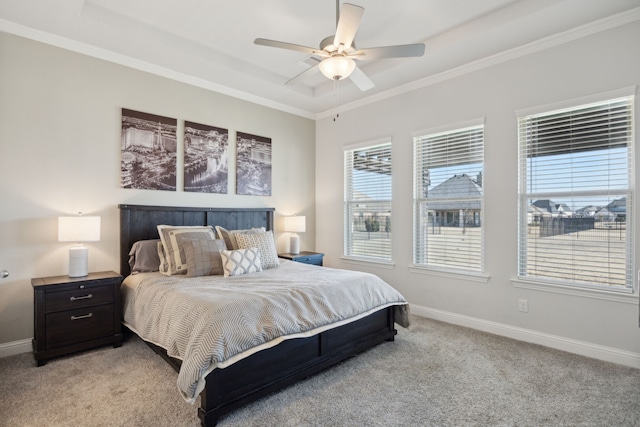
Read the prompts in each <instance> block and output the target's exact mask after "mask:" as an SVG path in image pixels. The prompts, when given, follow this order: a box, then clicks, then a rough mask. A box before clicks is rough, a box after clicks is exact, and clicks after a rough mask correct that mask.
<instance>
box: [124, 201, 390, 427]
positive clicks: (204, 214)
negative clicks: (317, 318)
mask: <svg viewBox="0 0 640 427" xmlns="http://www.w3.org/2000/svg"><path fill="white" fill-rule="evenodd" d="M119 208H120V254H121V259H120V262H121V264H120V273H121V274H122V275H123V276H125V277H126V276H127V275H128V274H129V273H130V268H129V263H128V259H129V256H128V254H129V250H130V248H131V245H133V243H134V242H136V241H138V240H145V239H157V238H158V231H157V228H156V226H157V225H159V224H169V225H214V226H215V225H220V226H222V227H224V228H226V229H229V230H235V229H245V228H250V227H265V228H266V229H267V230H273V219H274V209H273V208H238V209H231V208H185V207H164V206H141V205H119ZM318 268H322V267H318ZM396 333H397V331H396V329H395V324H394V311H393V307H389V308H386V309H383V310H380V311H377V312H375V313H373V314H371V315H369V316H367V317H365V318H362V319H360V320H356V321H354V322H352V323H349V324H346V325H344V326H340V327H337V328H335V329H330V330H328V331H325V332H322V333H320V334H318V335H315V336H312V337H308V338H297V339H292V340H285V341H283V342H282V343H280V344H278V345H277V346H275V347H272V348H270V349H266V350H262V351H260V352H257V353H255V354H253V355H252V356H249V357H247V358H246V359H243V360H240V361H239V362H237V363H234V364H233V365H231V366H228V367H226V368H224V369H214V370H213V371H212V372H211V373H210V374H209V375H207V377H206V386H205V389H204V390H203V391H202V393H201V394H200V408H199V409H198V416H199V417H200V421H201V424H202V426H204V427H212V426H215V425H216V423H217V422H218V419H219V418H220V416H222V415H224V414H226V413H229V412H231V411H233V410H235V409H237V408H239V407H241V406H243V405H246V404H248V403H250V402H253V401H255V400H257V399H259V398H261V397H263V396H265V395H267V394H270V393H273V392H275V391H278V390H281V389H283V388H285V387H287V386H289V385H291V384H293V383H295V382H297V381H299V380H301V379H303V378H306V377H308V376H310V375H312V374H314V373H316V372H318V371H321V370H323V369H325V368H328V367H329V366H332V365H335V364H337V363H339V362H341V361H343V360H345V359H347V358H349V357H352V356H355V355H356V354H358V353H361V352H362V351H364V350H366V349H368V348H371V347H373V346H375V345H378V344H380V343H382V342H383V341H393V340H394V336H395V335H396ZM154 347H155V346H152V348H154ZM154 350H155V351H156V352H158V354H160V355H161V356H162V357H163V358H164V359H165V360H167V362H169V363H170V364H171V366H172V367H173V368H174V369H176V370H179V367H180V361H179V360H176V359H172V358H170V357H168V356H167V355H166V352H164V351H163V350H162V349H160V348H158V347H155V348H154Z"/></svg>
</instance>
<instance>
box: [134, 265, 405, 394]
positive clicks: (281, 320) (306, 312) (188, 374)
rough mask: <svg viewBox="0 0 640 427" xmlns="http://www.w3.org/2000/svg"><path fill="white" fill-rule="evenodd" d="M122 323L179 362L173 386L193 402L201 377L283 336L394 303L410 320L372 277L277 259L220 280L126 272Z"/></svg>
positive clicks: (398, 299)
mask: <svg viewBox="0 0 640 427" xmlns="http://www.w3.org/2000/svg"><path fill="white" fill-rule="evenodd" d="M122 296H123V307H124V321H125V324H126V325H127V326H128V327H129V328H131V329H132V330H133V331H134V332H135V333H136V334H138V335H139V336H140V337H141V338H142V339H144V340H146V341H149V342H152V343H154V344H156V345H159V346H160V347H162V348H164V349H166V350H167V353H168V354H169V355H170V356H172V357H175V358H178V359H181V360H182V367H181V370H180V373H179V375H178V388H179V389H180V392H181V393H182V395H183V397H184V398H185V400H187V401H188V402H192V403H193V402H194V401H195V399H196V397H197V396H198V395H199V394H200V392H201V391H202V390H203V388H204V378H205V377H206V375H207V374H208V373H209V372H211V371H212V370H213V369H216V368H224V367H225V366H228V365H230V364H232V363H234V362H236V361H238V360H240V359H242V358H245V357H247V356H249V355H251V354H254V353H256V352H257V351H260V350H262V349H265V348H269V347H273V346H275V345H277V344H278V343H279V342H281V341H282V340H284V339H291V338H299V337H305V336H311V335H314V334H317V333H319V332H322V331H323V330H327V329H330V328H333V327H336V326H339V325H343V324H346V323H349V322H351V321H354V320H357V319H359V318H361V317H364V316H366V315H368V314H370V313H372V312H374V311H376V310H380V309H382V308H384V307H388V306H391V305H395V306H396V322H398V323H399V324H400V325H402V326H405V327H406V326H408V324H409V314H408V305H407V303H406V301H405V299H404V297H403V296H402V295H401V294H400V293H399V292H397V291H396V290H395V289H393V288H392V287H391V286H389V285H388V284H386V283H385V282H384V281H382V280H381V279H380V278H378V277H377V276H374V275H372V274H368V273H362V272H355V271H349V270H337V269H331V268H320V267H315V266H309V265H306V264H302V263H297V262H292V261H284V260H282V261H281V265H280V267H278V268H274V269H270V270H265V271H263V272H260V273H252V274H247V275H243V276H234V277H228V278H225V277H223V276H205V277H195V278H186V277H184V276H181V275H179V276H171V277H167V276H164V275H162V274H160V273H141V274H137V275H133V276H129V277H127V278H126V279H125V281H124V283H123V286H122Z"/></svg>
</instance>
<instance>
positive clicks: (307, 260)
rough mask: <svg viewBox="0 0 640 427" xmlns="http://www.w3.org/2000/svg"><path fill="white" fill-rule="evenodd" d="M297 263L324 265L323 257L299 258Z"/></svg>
mask: <svg viewBox="0 0 640 427" xmlns="http://www.w3.org/2000/svg"><path fill="white" fill-rule="evenodd" d="M295 261H296V262H303V263H305V264H312V265H322V255H314V256H301V257H297V258H296V259H295Z"/></svg>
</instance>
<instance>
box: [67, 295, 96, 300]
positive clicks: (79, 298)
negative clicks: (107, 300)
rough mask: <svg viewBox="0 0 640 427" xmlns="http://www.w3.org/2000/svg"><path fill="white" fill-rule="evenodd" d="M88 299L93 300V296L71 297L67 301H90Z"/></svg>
mask: <svg viewBox="0 0 640 427" xmlns="http://www.w3.org/2000/svg"><path fill="white" fill-rule="evenodd" d="M90 298H93V294H89V295H85V296H83V297H71V298H69V299H70V300H71V301H78V300H81V299H90Z"/></svg>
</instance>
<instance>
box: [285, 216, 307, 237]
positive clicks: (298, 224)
mask: <svg viewBox="0 0 640 427" xmlns="http://www.w3.org/2000/svg"><path fill="white" fill-rule="evenodd" d="M284 231H288V232H291V233H304V232H305V231H307V217H305V216H285V217H284Z"/></svg>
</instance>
